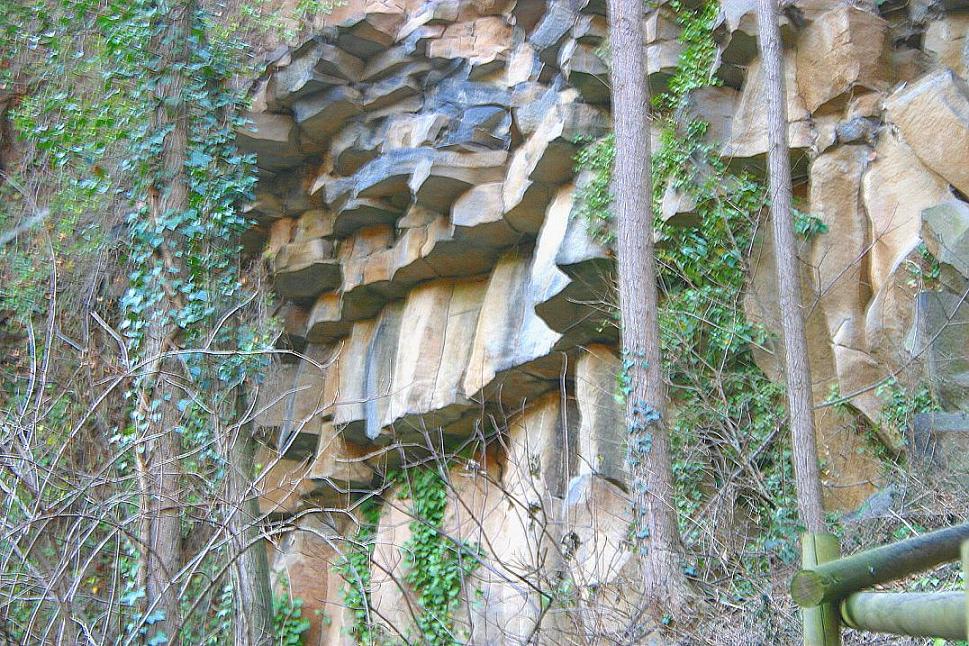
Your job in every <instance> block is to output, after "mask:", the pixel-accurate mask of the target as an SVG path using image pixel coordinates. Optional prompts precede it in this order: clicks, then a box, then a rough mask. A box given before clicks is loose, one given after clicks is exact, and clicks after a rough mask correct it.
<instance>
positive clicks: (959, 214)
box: [922, 200, 969, 279]
mask: <svg viewBox="0 0 969 646" xmlns="http://www.w3.org/2000/svg"><path fill="white" fill-rule="evenodd" d="M922 238H923V239H924V240H925V244H926V246H927V247H928V248H929V251H931V252H932V255H933V256H935V257H936V258H937V259H938V260H939V262H940V263H943V264H945V265H948V266H950V267H952V268H953V269H955V270H956V271H958V272H959V273H960V274H961V275H962V277H963V278H966V279H969V204H966V203H965V202H962V201H960V200H950V201H948V202H943V203H942V204H939V205H938V206H933V207H931V208H928V209H925V210H924V211H922Z"/></svg>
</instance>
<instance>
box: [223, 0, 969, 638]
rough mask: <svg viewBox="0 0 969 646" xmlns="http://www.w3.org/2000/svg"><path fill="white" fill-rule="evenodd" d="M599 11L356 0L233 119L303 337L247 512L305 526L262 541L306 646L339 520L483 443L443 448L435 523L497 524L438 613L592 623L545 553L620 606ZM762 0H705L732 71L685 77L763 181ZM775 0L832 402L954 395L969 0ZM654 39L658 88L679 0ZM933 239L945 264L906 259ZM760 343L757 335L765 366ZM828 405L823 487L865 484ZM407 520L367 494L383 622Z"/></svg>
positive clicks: (731, 156) (895, 444)
mask: <svg viewBox="0 0 969 646" xmlns="http://www.w3.org/2000/svg"><path fill="white" fill-rule="evenodd" d="M605 4H606V3H604V2H601V1H596V0H550V1H548V2H544V1H538V0H534V1H532V0H519V1H518V2H515V1H511V0H493V1H478V2H472V1H470V0H427V1H419V0H351V1H350V2H348V3H346V4H345V5H344V6H341V7H338V8H336V9H335V10H333V12H332V13H330V14H329V15H328V16H326V18H325V20H324V21H323V22H322V23H321V24H320V25H318V29H317V30H316V31H315V33H314V35H313V37H312V38H310V39H308V40H306V42H304V43H303V44H301V45H299V46H297V47H294V48H290V49H287V50H285V51H284V52H277V53H276V54H275V55H274V57H273V60H271V61H270V63H269V65H268V67H267V70H266V73H265V75H264V77H263V78H262V79H261V80H260V81H259V83H258V84H257V86H256V87H255V89H254V99H253V106H252V112H251V114H250V115H249V117H250V125H249V127H248V128H247V129H245V130H243V131H241V132H240V133H239V142H240V145H241V146H242V148H243V149H244V150H245V151H248V152H253V153H255V154H256V155H257V158H258V166H259V169H260V180H259V184H258V189H257V193H256V199H255V201H254V202H253V203H252V204H251V205H250V207H249V216H250V217H251V218H252V219H253V220H254V222H255V225H254V227H253V228H252V230H251V231H250V233H249V235H248V236H247V238H246V241H245V242H246V247H247V251H248V252H249V253H251V254H262V256H263V257H264V258H265V259H266V260H267V262H269V263H271V266H272V269H273V276H274V287H275V290H276V292H277V293H278V296H279V299H280V302H281V303H282V306H281V310H280V317H281V318H282V319H283V320H284V324H285V330H286V334H285V338H284V342H285V343H286V344H287V346H288V347H290V348H292V349H294V350H296V351H298V353H299V355H300V356H301V358H300V359H298V360H289V361H285V362H283V363H281V364H280V365H279V366H278V367H277V368H276V369H274V372H273V373H272V374H271V375H270V376H269V378H268V379H267V383H266V384H265V386H264V388H263V391H262V393H261V394H260V412H259V417H258V420H257V425H258V426H259V427H260V429H261V431H262V433H263V435H264V437H265V438H266V447H265V449H264V450H263V454H262V456H261V461H262V463H263V464H265V465H269V466H270V468H268V470H267V472H266V473H264V475H263V477H262V480H261V490H262V492H263V493H262V498H261V505H262V509H263V511H264V512H267V513H270V514H272V515H274V516H290V517H293V518H294V519H296V520H295V523H296V524H297V525H298V527H299V531H296V532H293V533H292V534H291V535H290V537H289V538H288V539H287V541H286V542H285V543H284V544H283V545H281V546H279V549H278V551H277V553H276V555H275V559H276V567H277V569H279V570H281V571H285V572H286V574H287V576H288V580H289V585H290V586H291V588H292V590H293V592H294V593H295V594H297V595H299V596H300V597H302V598H303V599H304V601H305V603H306V608H307V609H308V610H309V611H310V612H307V616H310V617H311V619H312V621H313V622H314V627H313V630H312V632H311V634H310V638H309V640H310V641H309V643H314V644H315V643H324V644H338V643H344V642H348V641H352V640H351V638H350V637H349V636H347V634H346V629H347V627H348V624H349V622H352V618H351V617H350V613H348V612H346V611H345V610H343V609H342V597H341V594H340V589H341V587H342V585H343V581H342V579H341V577H340V574H339V573H338V572H337V570H336V569H335V568H334V567H333V564H334V563H335V562H336V561H338V560H339V558H340V554H341V553H342V552H343V551H345V550H346V549H348V547H347V545H346V544H345V542H342V540H341V539H342V538H345V537H347V536H352V535H353V534H354V532H355V531H356V527H357V524H358V522H359V518H358V516H357V513H356V511H355V510H356V507H355V505H356V501H357V500H358V499H359V497H360V494H361V492H365V491H369V490H371V489H373V488H375V487H378V486H379V485H380V478H381V477H382V474H383V473H384V472H385V470H386V468H387V467H388V466H393V465H394V464H397V463H399V462H400V461H401V460H402V459H405V457H404V456H407V459H411V458H413V456H418V455H420V454H421V447H424V450H425V453H427V447H447V448H449V449H454V450H459V449H460V448H461V447H462V446H465V445H467V444H469V443H471V442H476V446H477V447H479V449H480V447H481V446H486V447H487V448H486V449H480V450H477V452H475V453H473V454H470V453H466V454H467V455H472V457H468V458H465V459H462V460H458V461H455V463H454V464H453V465H452V466H451V467H450V469H451V473H450V476H451V477H450V479H451V484H452V490H451V491H450V492H449V503H448V510H447V514H446V518H445V521H444V529H445V531H446V532H448V533H450V534H451V535H452V536H454V537H455V538H458V539H462V540H468V541H474V542H476V543H478V544H480V545H481V546H483V548H484V549H483V551H482V553H483V563H482V566H481V567H479V568H478V569H477V570H476V571H475V573H474V574H473V575H471V577H470V578H469V580H468V581H466V582H465V584H464V589H465V592H466V594H465V598H466V600H467V603H466V604H465V605H464V606H463V607H462V608H461V609H460V610H459V611H458V612H456V613H455V622H456V624H457V625H458V626H460V627H461V629H462V630H465V631H466V632H467V634H469V635H470V636H471V638H472V639H473V641H475V643H488V644H492V643H525V642H526V641H528V639H529V637H530V635H532V633H533V631H534V630H535V627H536V625H537V624H538V622H539V621H541V622H542V625H543V630H554V629H555V627H556V626H560V627H561V626H565V624H566V622H567V621H572V622H573V623H572V624H569V625H570V626H572V627H571V628H570V630H574V629H575V625H576V624H575V623H574V622H575V621H578V622H579V623H578V625H579V626H580V629H581V630H586V631H588V633H589V634H590V635H591V634H595V633H596V631H598V630H599V628H598V627H597V626H595V625H593V624H595V622H596V621H598V620H599V619H601V615H596V618H590V617H579V618H578V620H576V619H575V618H570V619H568V620H566V619H565V618H561V617H558V616H555V615H554V613H553V614H552V615H548V614H547V607H548V603H547V600H546V601H543V598H542V596H541V595H540V594H539V593H538V592H537V590H536V588H535V587H534V586H532V585H530V584H529V581H530V580H537V578H540V577H543V576H544V577H546V579H552V578H554V577H555V576H559V575H560V573H562V572H569V573H570V574H571V575H572V577H573V578H574V579H575V580H581V581H584V582H585V583H586V584H587V592H588V594H589V595H593V596H595V598H596V599H597V601H596V603H597V604H599V607H600V608H607V609H608V610H609V611H615V612H620V611H621V608H622V605H623V601H622V600H623V599H625V598H628V596H629V595H623V594H621V592H622V590H623V589H628V581H629V580H631V579H630V572H631V569H632V568H633V567H634V563H633V562H634V561H635V559H634V558H633V556H632V555H631V553H630V552H629V551H628V549H627V547H626V538H627V536H626V535H627V527H628V521H629V516H628V514H629V512H628V511H627V510H626V508H627V506H628V502H627V500H626V494H625V493H624V492H625V483H624V476H623V459H624V452H625V449H624V444H623V436H624V432H623V423H622V406H621V404H619V403H617V400H616V397H615V393H616V383H617V371H618V370H619V368H620V361H619V359H618V358H617V347H616V343H617V336H618V335H617V332H616V327H615V322H614V317H613V315H612V314H611V313H610V312H611V307H610V304H611V302H612V301H613V300H614V298H613V296H612V295H611V294H612V282H613V281H612V273H613V271H614V267H613V259H612V257H611V254H610V252H609V250H608V249H606V248H604V247H603V246H601V245H600V244H599V243H597V242H596V240H595V239H594V237H593V236H592V235H591V234H590V232H589V230H588V229H587V224H586V222H585V221H584V220H583V218H581V217H578V216H577V210H578V206H577V203H578V199H579V198H578V190H577V188H576V187H577V185H581V183H582V182H583V181H584V178H583V177H582V176H581V175H580V176H576V173H575V165H574V156H575V154H576V153H577V151H578V150H579V148H580V145H581V142H583V141H590V140H594V139H596V138H599V137H601V136H603V135H605V134H607V133H608V131H609V130H610V112H609V110H610V108H609V79H608V66H607V63H606V62H605V59H607V58H608V47H607V43H606V35H607V23H606V16H605ZM660 4H662V3H660ZM756 4H757V3H756V1H755V0H724V1H723V2H721V15H720V18H719V21H718V26H717V29H716V30H715V34H714V35H715V38H716V41H717V46H718V49H719V55H718V62H717V65H718V69H717V74H718V76H719V78H720V79H722V81H723V84H722V85H721V86H719V87H712V88H703V89H700V90H697V91H695V92H694V93H693V96H692V108H693V110H694V111H695V112H696V114H697V115H699V116H701V117H702V118H703V119H705V120H707V121H708V122H710V128H709V131H708V135H707V136H708V137H709V139H710V141H711V142H715V145H716V146H718V147H719V150H720V152H721V154H722V156H723V157H724V159H727V160H729V162H730V164H731V167H733V168H743V169H749V170H752V171H753V172H755V173H756V172H760V171H761V169H762V168H763V162H764V156H765V153H766V150H767V141H766V133H765V120H764V114H765V97H764V88H763V86H762V84H761V82H760V79H761V75H762V71H761V66H760V61H759V59H758V55H757V43H756V35H757V27H756V15H755V7H756ZM788 4H789V5H790V6H789V7H788V9H787V10H786V12H785V17H784V24H783V35H784V37H785V39H786V45H787V56H786V79H787V89H788V98H787V101H788V114H789V118H790V129H789V138H790V144H791V151H792V156H793V160H794V169H795V174H796V176H797V178H796V182H797V187H796V192H797V193H798V195H799V197H800V199H801V205H802V208H803V210H805V211H809V212H810V213H812V214H814V215H816V216H817V217H818V218H820V220H821V221H822V222H823V223H824V224H825V225H827V228H828V231H827V233H825V234H822V235H819V236H816V237H814V238H812V239H811V240H810V241H809V242H806V243H805V245H804V249H803V250H802V254H801V259H802V261H803V267H804V274H803V282H804V285H805V294H806V298H807V299H808V302H807V303H806V305H807V310H806V311H807V313H808V321H807V323H808V332H809V335H810V339H809V341H810V348H811V357H810V358H811V363H812V368H813V373H814V378H815V381H816V384H815V393H816V397H817V400H818V402H821V401H823V400H824V399H825V398H827V397H829V396H830V394H831V393H832V392H839V393H841V394H842V395H847V394H853V395H854V396H853V397H852V398H851V400H850V405H851V406H852V407H853V408H854V409H855V411H856V412H857V414H858V417H860V419H861V420H862V422H864V421H865V420H867V421H868V426H869V427H870V428H872V429H876V430H880V429H883V428H884V427H883V425H880V424H879V423H878V421H879V416H880V415H881V410H882V406H883V401H882V399H881V398H880V397H879V396H878V395H877V394H876V391H875V389H874V388H873V387H872V386H873V385H874V384H877V383H879V382H880V381H881V380H883V379H885V378H887V377H890V376H892V375H896V374H897V375H899V376H901V377H902V378H911V379H921V378H923V377H924V378H925V379H927V380H928V381H929V382H930V383H931V384H932V385H933V387H934V388H935V390H936V393H937V395H938V397H939V398H940V401H941V402H942V405H943V407H945V408H947V409H951V410H956V409H959V408H964V407H965V406H967V404H969V401H967V396H966V393H967V392H969V391H967V390H966V386H967V385H969V366H967V365H966V361H967V360H966V352H965V348H966V342H967V339H969V335H967V332H966V327H965V322H966V321H967V319H969V305H966V304H965V302H964V296H965V295H966V289H967V284H969V283H967V276H969V260H967V259H969V205H967V202H966V199H967V198H966V196H967V195H969V87H967V84H966V80H965V79H966V75H967V64H969V39H967V38H966V35H967V30H969V3H965V2H958V1H955V0H953V1H947V2H931V1H929V0H917V1H913V2H892V1H889V2H877V3H876V2H874V1H870V2H866V1H858V2H850V3H849V2H828V1H820V0H794V1H793V2H789V3H788ZM646 33H647V41H648V42H647V43H644V45H645V46H646V48H647V55H648V57H649V59H648V60H649V81H650V85H651V86H652V87H653V89H654V90H661V89H662V88H663V87H664V86H665V85H666V83H667V82H668V80H669V78H670V76H671V74H672V73H673V71H674V70H675V68H676V66H677V64H678V59H679V57H680V54H681V52H682V50H683V45H682V44H681V42H680V40H679V34H680V26H679V24H678V23H677V21H676V19H675V16H674V15H673V12H672V10H671V9H670V8H669V7H666V6H661V7H660V8H659V9H658V10H657V11H655V12H653V13H651V15H650V17H649V19H648V22H647V25H646ZM644 118H645V115H644ZM682 197H683V196H680V195H677V193H676V191H675V190H672V189H671V190H670V191H667V197H666V199H664V201H663V218H664V219H665V220H667V221H668V222H675V223H678V224H680V225H682V226H696V225H697V222H696V219H695V218H694V217H691V210H692V207H691V205H690V204H689V200H688V199H682ZM770 245H771V241H770V239H769V238H767V237H760V238H758V242H757V245H756V248H755V249H753V250H752V252H751V255H750V258H751V266H750V281H749V289H748V290H747V293H746V297H745V300H744V304H743V306H744V308H745V310H746V313H747V316H748V317H749V318H750V319H752V320H754V321H756V322H759V323H763V324H764V325H765V326H766V327H767V328H768V329H769V330H771V331H774V332H777V331H778V330H779V329H780V326H779V323H778V320H777V317H778V313H777V306H776V302H775V298H774V297H775V294H776V290H775V289H773V287H772V282H773V280H774V278H773V268H772V266H771V262H770V260H769V259H770V258H771V252H770ZM927 253H930V254H932V256H934V258H936V259H937V260H938V263H939V271H938V276H937V277H936V276H935V275H933V276H925V275H924V272H921V270H920V269H919V268H921V267H923V266H924V264H925V260H924V257H923V256H924V254H927ZM954 323H955V324H956V325H954ZM958 323H962V325H961V326H960V325H957V324H958ZM774 343H775V344H776V337H775V339H774ZM777 356H778V355H777V353H775V352H773V350H772V347H766V348H763V349H761V350H758V362H759V363H760V364H761V366H762V367H763V369H764V370H765V372H767V373H768V374H769V375H771V376H772V378H775V379H777V380H780V379H781V372H782V371H781V367H780V365H779V363H778V360H777ZM911 375H916V376H915V377H911ZM818 423H819V429H818V432H819V441H820V446H821V451H822V459H823V461H824V477H825V485H826V487H827V492H826V496H827V501H828V503H829V504H830V506H831V507H832V508H833V509H848V508H853V507H856V506H857V505H858V504H859V503H860V502H861V501H863V500H864V499H865V497H866V496H868V495H869V494H870V493H871V492H872V491H873V490H874V489H873V487H874V486H875V485H877V482H878V478H879V466H878V463H877V461H876V460H875V458H873V457H871V452H870V451H869V448H870V446H869V445H870V443H871V442H872V439H871V438H870V437H869V434H866V433H865V432H864V431H863V428H864V426H865V425H864V423H862V424H861V428H862V430H859V428H860V427H859V423H858V420H857V419H855V418H854V417H853V416H852V414H851V413H850V412H847V411H845V410H844V409H843V408H842V407H827V408H824V409H821V410H820V411H819V417H818ZM904 439H905V438H903V437H899V436H894V435H892V434H890V433H887V432H882V436H881V437H879V438H878V440H877V441H879V442H881V443H883V444H885V445H887V446H888V447H889V448H891V449H901V448H902V447H903V445H904ZM390 498H391V499H393V496H392V495H391V496H390ZM320 507H323V508H327V509H330V510H331V511H329V512H319V511H313V513H305V512H306V511H307V510H317V509H319V508H320ZM408 522H409V519H408V518H407V517H406V516H405V515H404V514H403V512H402V511H401V510H400V509H398V508H396V507H395V506H394V505H388V506H386V507H385V509H384V511H383V512H382V515H381V519H380V523H379V527H378V529H377V548H376V551H375V554H374V567H373V573H372V581H371V586H370V588H371V593H370V594H371V604H372V611H373V617H374V619H375V621H377V622H378V623H381V622H382V623H384V624H387V625H395V626H398V627H399V626H406V625H408V624H409V622H410V623H412V621H413V619H412V614H411V610H413V609H414V606H415V603H416V602H415V596H414V591H413V590H411V589H408V586H407V585H405V584H404V585H402V584H401V583H400V581H402V580H403V576H402V570H403V568H404V567H405V564H404V563H405V555H404V554H403V553H402V548H401V546H402V545H403V544H404V543H405V542H406V538H407V535H408V533H409V531H410V530H409V528H408ZM564 544H567V548H563V547H562V546H563V545H564ZM550 546H554V547H555V549H552V548H551V547H550ZM557 573H558V574H557ZM312 611H318V612H316V613H315V614H314V613H313V612H312ZM323 615H326V620H325V621H324V620H323V618H322V616H323ZM583 622H585V623H583ZM548 643H565V642H557V641H555V640H554V639H552V640H551V641H549V642H548Z"/></svg>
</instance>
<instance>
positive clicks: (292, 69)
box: [268, 41, 363, 109]
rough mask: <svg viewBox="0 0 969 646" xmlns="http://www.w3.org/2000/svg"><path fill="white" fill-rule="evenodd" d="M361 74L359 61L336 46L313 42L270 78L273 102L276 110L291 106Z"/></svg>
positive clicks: (292, 54) (361, 65) (295, 53)
mask: <svg viewBox="0 0 969 646" xmlns="http://www.w3.org/2000/svg"><path fill="white" fill-rule="evenodd" d="M362 71H363V61H361V60H360V59H358V58H356V57H354V56H351V55H350V54H347V53H346V52H344V51H342V50H340V49H338V48H336V47H334V46H333V45H327V44H324V43H317V42H315V41H310V42H308V43H307V44H306V45H304V46H303V47H300V48H299V49H297V50H296V51H294V52H292V53H291V54H290V62H289V64H288V65H286V66H285V67H279V68H277V69H276V71H275V73H274V74H273V75H272V77H271V78H270V83H269V88H268V92H269V94H270V97H271V100H270V102H271V104H272V105H273V107H274V108H277V109H278V108H282V107H288V106H291V105H292V104H293V101H295V100H297V99H299V98H302V97H305V96H307V95H309V94H313V93H316V92H322V91H324V90H327V89H329V88H331V87H333V86H336V85H345V84H347V83H349V82H350V81H353V80H355V79H357V78H359V76H360V74H361V72H362Z"/></svg>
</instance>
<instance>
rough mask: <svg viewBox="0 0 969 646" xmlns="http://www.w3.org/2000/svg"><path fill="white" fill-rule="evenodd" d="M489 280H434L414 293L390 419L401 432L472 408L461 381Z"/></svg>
mask: <svg viewBox="0 0 969 646" xmlns="http://www.w3.org/2000/svg"><path fill="white" fill-rule="evenodd" d="M485 287H486V283H485V282H484V281H480V280H472V281H458V282H456V281H452V280H445V281H435V282H432V283H428V284H426V285H423V286H421V287H417V288H415V289H414V290H412V291H411V292H410V294H409V295H408V297H407V301H406V304H405V305H404V310H403V314H402V319H401V324H400V325H401V329H402V330H405V331H406V334H402V335H401V337H400V343H399V344H398V346H397V355H396V360H395V366H396V368H395V372H394V386H393V389H392V390H393V394H392V395H391V401H390V406H389V408H388V409H387V416H386V418H385V420H384V421H385V423H386V424H388V425H389V424H394V425H395V428H396V430H397V432H398V434H401V433H406V432H407V431H408V430H409V431H411V432H420V431H421V430H422V429H424V428H431V429H433V428H437V427H440V426H446V425H448V424H450V423H452V422H454V421H456V420H457V419H458V417H460V415H461V414H462V413H464V412H466V410H467V409H468V408H469V407H470V405H471V402H470V400H468V399H467V398H466V397H465V396H464V391H463V388H462V384H461V380H462V377H463V375H464V370H465V366H467V363H468V355H469V352H470V349H471V345H472V342H473V340H474V331H475V324H476V322H477V319H478V315H479V312H480V309H481V303H482V300H483V299H484V292H485Z"/></svg>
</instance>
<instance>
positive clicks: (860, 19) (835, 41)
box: [797, 5, 893, 112]
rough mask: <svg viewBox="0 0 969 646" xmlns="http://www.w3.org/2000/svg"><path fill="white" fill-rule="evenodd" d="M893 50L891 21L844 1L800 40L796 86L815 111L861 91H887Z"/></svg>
mask: <svg viewBox="0 0 969 646" xmlns="http://www.w3.org/2000/svg"><path fill="white" fill-rule="evenodd" d="M890 52H891V43H890V41H889V35H888V23H887V22H885V20H884V19H883V18H881V17H880V16H878V15H877V14H875V13H871V12H868V11H864V10H862V9H856V8H854V7H850V6H847V5H842V6H838V7H835V8H834V9H831V10H830V11H828V12H827V13H825V14H823V15H821V16H819V17H818V18H817V19H816V20H814V21H813V22H812V23H811V24H810V25H809V26H808V27H807V29H805V30H804V32H803V33H802V34H801V36H800V38H799V39H798V42H797V85H798V89H799V91H800V95H801V96H802V97H803V99H804V104H805V107H806V108H807V109H808V111H810V112H815V111H817V110H819V109H820V108H822V107H824V106H826V104H830V103H837V102H838V101H842V102H843V100H844V99H845V98H846V97H847V96H848V94H849V93H851V92H853V91H856V90H859V91H860V90H875V91H882V90H887V89H888V87H889V86H890V85H891V84H892V79H893V77H892V66H891V61H890V58H889V56H890ZM839 107H840V106H839Z"/></svg>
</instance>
